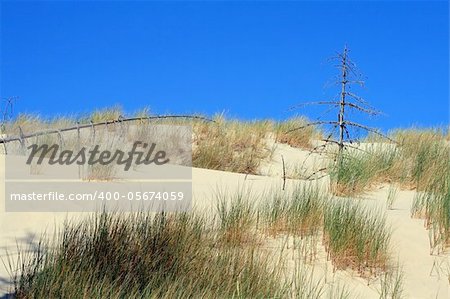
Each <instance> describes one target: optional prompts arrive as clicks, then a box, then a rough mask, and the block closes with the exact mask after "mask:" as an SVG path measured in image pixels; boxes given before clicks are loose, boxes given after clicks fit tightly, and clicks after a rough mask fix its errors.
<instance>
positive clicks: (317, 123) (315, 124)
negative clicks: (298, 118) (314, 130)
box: [285, 121, 339, 134]
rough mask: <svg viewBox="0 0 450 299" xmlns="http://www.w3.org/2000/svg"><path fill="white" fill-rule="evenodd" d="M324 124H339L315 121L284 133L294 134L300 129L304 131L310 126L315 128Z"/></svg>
mask: <svg viewBox="0 0 450 299" xmlns="http://www.w3.org/2000/svg"><path fill="white" fill-rule="evenodd" d="M324 124H327V125H336V124H339V122H337V121H315V122H312V123H308V124H306V125H304V126H300V127H297V128H294V129H291V130H289V131H286V132H285V133H286V134H288V133H291V132H294V131H297V130H301V129H304V128H307V127H310V126H317V125H324Z"/></svg>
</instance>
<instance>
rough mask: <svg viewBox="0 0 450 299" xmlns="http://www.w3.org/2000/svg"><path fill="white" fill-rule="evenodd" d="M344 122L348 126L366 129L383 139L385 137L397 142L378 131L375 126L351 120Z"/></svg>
mask: <svg viewBox="0 0 450 299" xmlns="http://www.w3.org/2000/svg"><path fill="white" fill-rule="evenodd" d="M345 124H346V125H349V126H353V127H357V128H361V129H363V130H366V131H368V132H372V133H375V134H377V135H378V136H381V137H383V138H385V139H387V140H389V141H391V142H393V143H397V141H395V140H393V139H391V138H389V137H388V136H386V135H385V134H383V133H381V132H379V131H378V130H377V129H375V128H371V127H367V126H364V125H361V124H358V123H355V122H351V121H345Z"/></svg>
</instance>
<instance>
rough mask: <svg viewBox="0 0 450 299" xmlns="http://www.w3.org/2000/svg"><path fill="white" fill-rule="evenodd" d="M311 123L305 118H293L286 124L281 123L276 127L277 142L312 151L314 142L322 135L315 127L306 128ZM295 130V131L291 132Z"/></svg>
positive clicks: (285, 122)
mask: <svg viewBox="0 0 450 299" xmlns="http://www.w3.org/2000/svg"><path fill="white" fill-rule="evenodd" d="M309 122H310V121H309V120H308V119H307V118H305V117H293V118H291V119H288V120H286V121H284V122H279V123H277V124H276V126H275V131H276V141H277V142H279V143H286V144H289V145H290V146H292V147H297V148H302V149H311V148H312V147H313V145H312V143H311V142H312V141H313V140H314V139H319V138H320V136H321V133H320V132H319V131H318V130H317V129H316V128H315V127H314V126H307V127H304V128H302V129H299V130H295V129H296V128H300V127H302V126H305V125H306V124H307V123H309ZM291 130H293V131H291Z"/></svg>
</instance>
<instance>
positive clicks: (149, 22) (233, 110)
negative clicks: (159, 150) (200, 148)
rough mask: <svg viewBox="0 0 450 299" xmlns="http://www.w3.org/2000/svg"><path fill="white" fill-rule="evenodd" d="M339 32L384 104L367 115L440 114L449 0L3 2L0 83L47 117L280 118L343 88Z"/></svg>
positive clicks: (23, 106)
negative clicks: (105, 112) (334, 61)
mask: <svg viewBox="0 0 450 299" xmlns="http://www.w3.org/2000/svg"><path fill="white" fill-rule="evenodd" d="M344 44H347V45H348V46H349V48H350V49H351V57H352V58H353V60H354V61H355V62H356V63H357V65H358V67H359V68H360V69H361V71H362V72H363V73H364V75H365V76H366V77H367V79H366V88H365V89H363V90H358V92H359V93H360V94H361V95H362V96H364V97H365V98H366V99H367V100H368V101H369V102H371V103H372V104H373V106H375V107H377V108H378V109H380V110H383V111H384V112H385V113H386V114H387V116H383V117H378V118H376V119H369V120H368V124H370V125H376V126H378V127H381V128H382V129H388V128H393V127H407V126H410V125H413V124H416V125H422V126H432V125H445V124H448V122H449V110H450V108H449V6H448V2H447V1H443V2H438V1H431V2H429V1H415V2H411V1H359V2H357V1H354V2H342V1H337V2H326V1H319V2H307V1H290V2H280V1H273V2H267V1H264V2H262V1H246V2H237V1H233V2H231V1H220V2H218V1H214V2H213V1H209V2H207V1H197V2H187V1H177V2H164V1H158V2H156V1H155V2H150V1H149V2H139V1H137V2H128V1H121V2H104V1H100V2H75V1H73V2H72V1H70V2H58V1H52V2H44V1H42V2H37V1H35V2H22V1H21V2H15V1H2V3H1V86H0V87H1V95H2V97H6V96H19V97H20V99H19V101H18V102H17V104H16V111H18V112H33V113H39V114H41V115H45V116H52V115H59V114H78V113H83V112H89V111H91V110H93V109H95V108H101V107H105V106H111V105H115V104H119V105H121V106H122V107H123V108H124V109H125V111H127V112H132V111H134V110H136V109H138V108H140V107H144V106H148V107H150V108H151V109H152V110H153V111H154V112H155V113H166V112H169V113H194V112H195V113H197V112H199V113H205V114H212V113H215V112H220V111H226V112H227V114H228V115H230V116H233V117H238V118H243V119H256V118H276V119H284V118H287V117H289V116H290V115H292V114H293V112H291V111H288V108H289V107H290V106H292V105H294V104H296V103H299V102H302V101H311V100H326V99H330V98H332V97H333V96H334V95H335V94H336V93H337V92H338V90H339V89H338V88H337V87H336V86H334V87H328V88H326V87H325V84H326V82H327V81H329V80H330V79H331V78H332V76H333V74H334V72H335V71H336V70H335V69H333V67H332V66H331V65H330V64H327V62H326V60H327V58H328V57H330V56H332V55H333V54H334V53H335V51H339V50H341V49H342V48H343V46H344ZM297 113H299V114H305V115H308V116H310V117H312V118H313V117H315V116H318V115H319V110H317V109H315V108H311V109H309V108H308V109H305V110H299V111H297ZM328 117H331V118H335V115H334V114H333V113H331V114H329V115H328ZM357 119H359V118H358V117H357Z"/></svg>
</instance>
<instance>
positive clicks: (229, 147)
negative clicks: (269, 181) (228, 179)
mask: <svg viewBox="0 0 450 299" xmlns="http://www.w3.org/2000/svg"><path fill="white" fill-rule="evenodd" d="M214 120H215V123H205V122H195V123H194V124H193V132H194V146H193V154H192V165H193V166H194V167H200V168H207V169H215V170H223V171H230V172H238V173H246V174H258V168H259V165H260V163H261V161H262V160H263V159H265V158H268V157H269V156H270V154H271V151H270V149H268V148H267V145H266V137H267V135H268V133H269V132H270V127H271V123H270V122H238V121H226V120H225V119H224V118H223V117H221V116H219V117H216V118H214Z"/></svg>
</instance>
